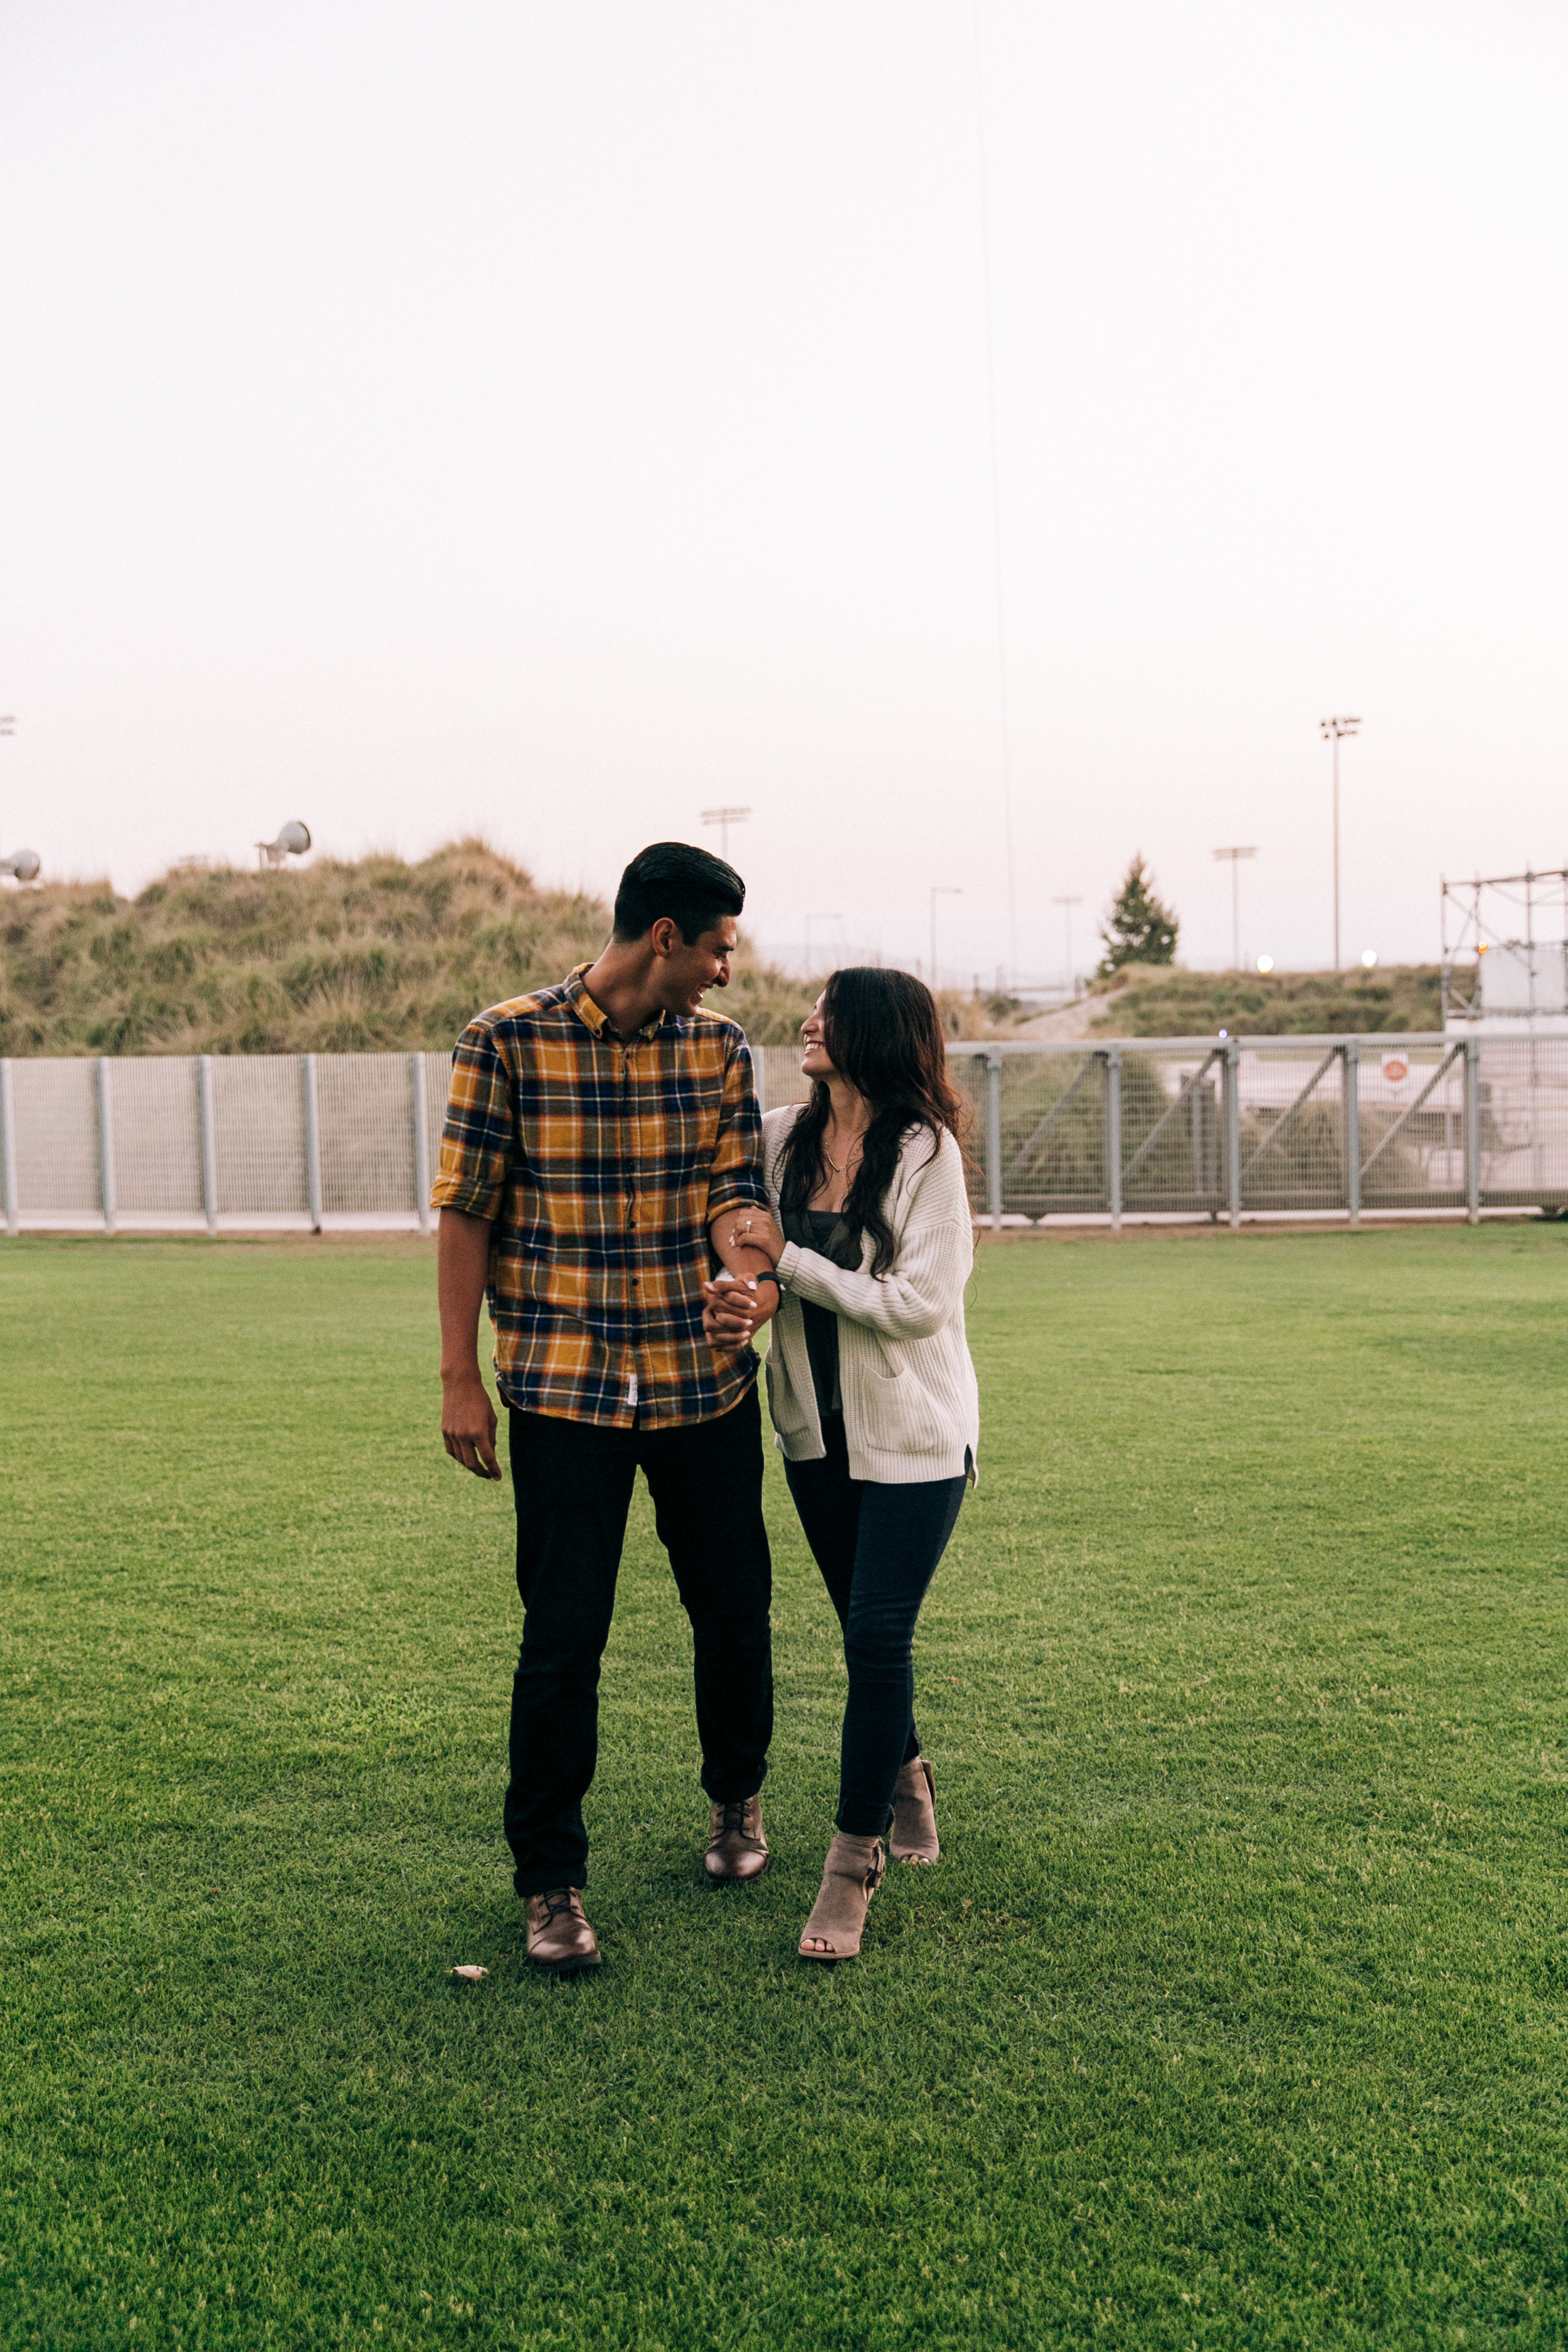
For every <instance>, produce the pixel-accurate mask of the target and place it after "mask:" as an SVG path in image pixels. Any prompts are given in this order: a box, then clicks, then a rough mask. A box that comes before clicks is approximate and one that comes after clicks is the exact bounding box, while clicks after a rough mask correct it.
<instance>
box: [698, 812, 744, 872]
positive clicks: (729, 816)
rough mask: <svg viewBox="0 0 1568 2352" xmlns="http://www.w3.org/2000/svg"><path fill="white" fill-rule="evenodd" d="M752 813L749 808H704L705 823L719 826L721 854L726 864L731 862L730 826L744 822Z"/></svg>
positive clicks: (703, 819) (703, 818)
mask: <svg viewBox="0 0 1568 2352" xmlns="http://www.w3.org/2000/svg"><path fill="white" fill-rule="evenodd" d="M751 814H752V812H751V810H750V809H749V808H716V809H704V810H703V812H702V822H703V824H716V825H717V826H718V828H719V855H720V856H721V858H722V859H723V861H724V863H725V865H726V866H728V864H729V863H730V827H731V825H732V824H745V822H746V819H747V818H748V817H749V816H750V815H751Z"/></svg>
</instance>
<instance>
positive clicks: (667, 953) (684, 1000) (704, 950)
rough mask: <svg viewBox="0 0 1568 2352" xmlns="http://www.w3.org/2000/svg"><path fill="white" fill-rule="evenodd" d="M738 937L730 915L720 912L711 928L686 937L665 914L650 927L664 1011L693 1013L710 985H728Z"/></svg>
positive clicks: (657, 986) (655, 974)
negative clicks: (688, 937) (688, 939)
mask: <svg viewBox="0 0 1568 2352" xmlns="http://www.w3.org/2000/svg"><path fill="white" fill-rule="evenodd" d="M738 937H739V931H738V928H737V925H736V922H735V918H734V916H733V915H721V917H720V919H719V920H718V922H717V923H715V924H714V926H713V928H712V929H711V930H709V931H703V932H702V933H701V934H700V936H699V937H698V938H697V939H696V940H691V941H687V940H683V939H682V938H681V936H680V932H679V929H678V927H677V926H676V925H675V924H674V923H672V922H670V921H669V920H668V918H664V919H660V920H659V921H658V922H657V923H656V924H655V925H654V927H653V944H654V952H655V954H656V956H657V958H658V961H657V962H656V963H655V965H654V971H653V984H654V988H655V991H656V992H657V994H658V1002H659V1006H660V1009H661V1010H662V1011H663V1012H665V1013H676V1014H679V1013H696V1012H698V1011H700V1008H701V1004H702V999H703V997H704V996H705V995H706V994H707V992H708V991H709V989H710V988H728V987H729V985H730V959H731V956H732V955H733V954H734V952H735V942H736V940H737V938H738Z"/></svg>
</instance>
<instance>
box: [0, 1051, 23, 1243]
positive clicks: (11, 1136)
mask: <svg viewBox="0 0 1568 2352" xmlns="http://www.w3.org/2000/svg"><path fill="white" fill-rule="evenodd" d="M0 1206H3V1207H4V1209H5V1231H6V1232H7V1233H8V1234H15V1233H16V1231H17V1229H18V1226H19V1224H20V1222H21V1202H20V1201H19V1199H18V1197H17V1185H16V1096H15V1095H14V1094H13V1092H12V1090H11V1065H10V1063H9V1061H0Z"/></svg>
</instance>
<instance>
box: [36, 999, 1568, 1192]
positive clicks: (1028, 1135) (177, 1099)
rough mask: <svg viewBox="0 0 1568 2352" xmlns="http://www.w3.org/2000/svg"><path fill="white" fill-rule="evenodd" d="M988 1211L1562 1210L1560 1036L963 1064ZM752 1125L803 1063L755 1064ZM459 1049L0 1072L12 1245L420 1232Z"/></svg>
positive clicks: (1033, 1051) (958, 1057)
mask: <svg viewBox="0 0 1568 2352" xmlns="http://www.w3.org/2000/svg"><path fill="white" fill-rule="evenodd" d="M952 1061H953V1068H954V1075H955V1076H956V1077H957V1078H958V1080H959V1082H960V1084H961V1085H962V1086H963V1087H965V1088H966V1089H967V1091H968V1093H969V1094H970V1097H971V1099H972V1101H973V1107H974V1114H975V1117H974V1129H973V1139H972V1146H971V1149H972V1156H973V1168H974V1175H973V1198H974V1206H975V1212H976V1214H977V1215H979V1216H982V1217H986V1218H989V1219H990V1220H991V1221H992V1222H993V1223H1000V1222H1001V1221H1002V1220H1003V1219H1008V1220H1016V1219H1020V1218H1026V1219H1029V1220H1031V1221H1038V1220H1039V1219H1041V1218H1044V1217H1068V1218H1101V1217H1103V1218H1109V1220H1110V1223H1112V1224H1120V1223H1121V1221H1122V1219H1123V1218H1124V1217H1130V1216H1131V1217H1139V1216H1177V1217H1203V1216H1207V1217H1213V1218H1216V1219H1221V1218H1223V1219H1226V1220H1227V1221H1229V1222H1230V1223H1238V1222H1239V1220H1240V1219H1241V1218H1242V1217H1243V1216H1252V1215H1259V1214H1264V1215H1267V1214H1276V1215H1306V1214H1312V1215H1322V1214H1324V1213H1335V1212H1341V1213H1347V1214H1348V1215H1349V1216H1350V1217H1351V1218H1352V1221H1353V1220H1355V1219H1357V1218H1358V1217H1359V1216H1360V1214H1361V1213H1362V1212H1363V1210H1369V1211H1370V1210H1379V1209H1383V1210H1418V1209H1427V1210H1442V1209H1447V1210H1460V1211H1464V1212H1467V1213H1468V1214H1469V1215H1470V1216H1471V1217H1475V1216H1478V1215H1479V1213H1480V1212H1481V1211H1482V1210H1483V1209H1488V1208H1519V1207H1530V1206H1539V1207H1542V1208H1548V1209H1560V1210H1561V1209H1568V1038H1540V1039H1536V1038H1531V1037H1527V1036H1526V1037H1520V1038H1498V1037H1495V1036H1489V1037H1485V1038H1481V1037H1475V1036H1470V1037H1463V1036H1443V1037H1438V1036H1431V1035H1425V1036H1415V1037H1405V1038H1396V1037H1385V1036H1373V1037H1269V1038H1239V1039H1231V1040H1227V1041H1220V1040H1214V1039H1209V1038H1199V1039H1192V1038H1187V1039H1154V1040H1148V1041H1142V1040H1139V1041H1132V1042H1125V1043H1121V1044H1107V1045H1081V1044H1074V1045H1059V1046H1047V1045H954V1046H953V1047H952ZM756 1066H757V1083H758V1091H759V1093H760V1095H761V1097H762V1100H763V1106H764V1108H771V1107H772V1106H773V1105H775V1104H777V1103H781V1102H794V1101H798V1100H801V1099H803V1098H804V1097H805V1093H806V1091H807V1089H806V1086H805V1081H804V1080H803V1079H802V1077H801V1076H800V1049H799V1047H798V1046H795V1045H783V1046H771V1045H770V1046H763V1047H762V1048H761V1049H759V1051H758V1053H757V1055H756ZM448 1067H449V1062H448V1057H447V1055H445V1054H320V1055H316V1054H303V1055H293V1054H264V1055H202V1056H200V1057H194V1058H192V1057H175V1056H173V1055H170V1056H156V1055H150V1056H146V1057H142V1056H126V1057H123V1058H121V1057H108V1056H105V1057H103V1058H101V1059H98V1060H89V1059H69V1060H49V1061H46V1060H38V1061H21V1060H14V1061H0V1202H3V1206H4V1214H5V1230H6V1231H7V1232H8V1233H12V1234H15V1233H17V1232H19V1231H25V1230H28V1229H33V1230H42V1229H45V1228H48V1229H53V1230H59V1229H66V1230H69V1229H71V1228H78V1229H83V1230H89V1229H97V1230H100V1231H104V1232H108V1233H114V1232H116V1231H119V1230H120V1229H121V1228H122V1227H136V1228H140V1229H142V1230H153V1231H156V1230H158V1229H160V1228H163V1229H168V1230H181V1229H191V1228H195V1229H197V1230H200V1229H201V1228H203V1227H205V1230H206V1231H207V1232H208V1233H209V1234H216V1233H218V1232H220V1231H230V1232H236V1231H256V1230H258V1229H266V1228H268V1227H287V1226H310V1227H314V1228H315V1229H317V1230H320V1229H321V1227H322V1226H323V1225H326V1226H331V1227H336V1228H339V1229H343V1228H352V1227H353V1226H368V1227H376V1226H379V1227H399V1226H403V1227H408V1228H415V1227H416V1228H417V1229H418V1230H419V1231H420V1232H424V1231H426V1230H427V1229H428V1225H429V1212H428V1209H427V1208H426V1202H427V1201H428V1198H429V1190H430V1176H431V1171H432V1170H433V1169H434V1168H435V1166H436V1165H437V1159H438V1155H439V1149H440V1134H441V1121H442V1116H443V1112H444V1109H445V1104H446V1094H447V1071H448Z"/></svg>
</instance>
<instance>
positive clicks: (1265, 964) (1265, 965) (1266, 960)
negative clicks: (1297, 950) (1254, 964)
mask: <svg viewBox="0 0 1568 2352" xmlns="http://www.w3.org/2000/svg"><path fill="white" fill-rule="evenodd" d="M1273 969H1274V959H1273V957H1272V956H1259V957H1258V971H1273Z"/></svg>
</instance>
